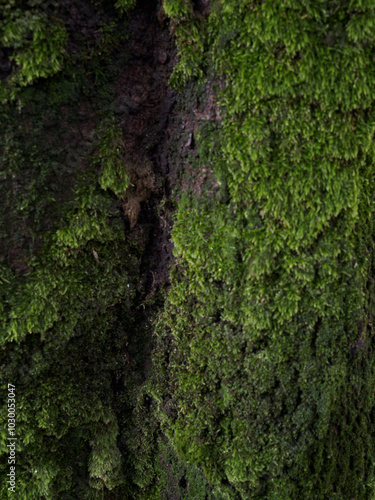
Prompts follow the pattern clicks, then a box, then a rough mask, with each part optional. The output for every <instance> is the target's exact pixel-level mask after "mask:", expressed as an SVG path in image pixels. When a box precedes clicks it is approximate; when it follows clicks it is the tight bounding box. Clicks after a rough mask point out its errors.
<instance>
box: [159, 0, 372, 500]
mask: <svg viewBox="0 0 375 500" xmlns="http://www.w3.org/2000/svg"><path fill="white" fill-rule="evenodd" d="M176 5H177V4H176ZM168 8H169V7H168ZM191 8H193V10H194V6H193V4H191ZM358 9H359V10H358ZM170 11H171V14H173V16H175V17H174V23H175V26H176V33H177V37H178V44H179V45H178V46H179V50H180V63H179V64H180V65H183V66H184V65H185V62H184V61H185V59H184V57H186V58H187V57H188V54H190V50H191V46H187V47H185V42H184V41H185V40H186V39H188V38H189V36H190V37H191V38H192V40H195V32H196V26H197V24H198V25H199V26H201V27H202V31H201V35H200V36H203V39H204V42H203V45H202V47H204V50H203V51H201V52H200V53H199V51H197V52H196V53H195V56H194V58H193V59H194V63H193V64H194V65H195V67H196V68H198V70H197V71H194V74H193V73H191V74H193V76H194V75H197V74H198V73H199V71H203V72H205V74H206V75H207V76H208V77H209V78H210V79H215V80H216V81H217V82H221V87H222V89H221V90H220V91H218V93H217V96H216V97H217V98H218V99H219V107H220V110H221V113H220V114H221V116H222V120H218V121H217V123H216V127H215V129H214V131H212V130H211V131H210V132H208V133H203V134H202V135H201V137H202V139H201V143H200V158H201V160H200V162H201V166H203V165H207V162H209V166H210V167H211V168H212V169H213V170H214V173H215V174H216V176H217V179H218V182H219V184H220V191H221V194H220V193H218V195H217V196H214V197H211V198H208V197H207V196H206V194H207V193H206V192H204V194H202V195H201V196H200V197H198V200H196V198H197V195H196V193H194V192H193V193H191V194H187V195H185V196H184V198H183V200H182V202H181V204H180V207H179V209H178V211H177V215H176V223H175V226H174V230H173V240H174V242H175V255H176V257H177V267H176V270H175V274H174V275H173V279H172V284H173V285H172V289H171V292H170V295H169V298H168V304H167V306H166V309H165V314H164V315H163V316H162V319H161V321H160V327H159V343H158V347H157V349H156V351H155V357H154V359H155V363H156V366H157V370H159V371H160V373H162V376H159V377H158V383H159V390H158V391H157V398H158V400H159V402H160V410H161V415H162V418H163V422H164V424H163V425H164V427H163V428H164V429H165V432H167V433H168V435H169V436H170V439H171V442H172V443H173V445H174V446H175V447H176V449H177V450H178V451H179V454H180V456H181V457H183V458H184V460H185V461H188V462H191V463H194V464H196V465H197V466H198V467H200V468H201V469H202V470H203V471H204V473H205V474H206V476H207V478H208V479H209V481H210V482H213V483H214V484H217V485H218V486H220V487H221V488H222V491H223V492H226V494H227V495H228V496H229V497H230V498H237V497H238V496H240V497H241V498H244V499H245V498H267V499H268V500H269V499H275V500H276V499H280V498H288V499H297V498H301V496H303V497H304V498H309V499H310V498H311V499H319V498H343V499H344V498H358V499H359V498H363V499H365V498H369V497H370V496H371V494H373V490H372V484H373V479H372V478H373V473H374V471H373V466H372V463H373V457H374V447H373V444H372V441H373V439H372V437H373V435H374V427H373V424H372V420H373V415H372V412H373V396H372V392H373V391H372V389H371V387H372V385H373V383H374V365H373V359H372V358H373V327H372V324H373V305H372V298H371V296H370V295H369V294H368V289H369V286H370V287H371V286H372V285H370V283H371V282H372V276H373V267H372V259H373V251H374V247H373V215H372V214H373V201H372V195H371V193H372V190H373V187H374V186H373V179H374V148H373V134H374V130H375V129H374V126H375V120H374V118H375V117H374V114H373V112H372V104H373V100H372V93H371V91H370V89H372V88H373V87H374V83H375V80H374V78H375V74H374V71H373V69H372V68H373V66H372V63H371V50H372V49H371V48H370V47H372V45H373V42H372V38H371V35H370V31H369V29H367V28H366V26H371V25H372V24H371V23H372V22H373V18H374V15H375V12H374V9H373V7H372V6H367V5H366V6H364V5H362V6H361V7H359V5H354V4H353V3H352V2H346V3H345V5H343V4H342V3H340V5H338V4H337V5H336V3H332V2H313V1H311V2H304V3H303V4H301V3H299V2H295V1H292V0H291V1H289V2H283V3H275V2H268V1H267V2H253V3H252V4H249V3H247V2H241V1H231V2H225V3H224V4H223V3H219V2H213V3H212V4H211V13H210V14H209V15H208V16H206V17H202V16H201V17H200V16H199V15H197V14H199V13H197V12H196V15H195V17H194V19H191V18H189V17H188V16H187V14H186V13H182V12H179V11H178V10H173V9H172V7H170ZM359 11H360V12H361V14H359V13H358V12H359ZM364 18H366V23H365V21H364ZM357 23H359V24H357ZM363 23H365V25H366V26H365V25H363ZM359 25H361V26H362V30H363V31H361V35H360V34H359V31H356V28H354V26H359ZM189 30H190V31H189ZM179 71H180V70H179ZM189 71H190V70H189V69H188V67H186V68H185V69H182V73H181V74H180V76H179V74H178V73H176V74H175V76H176V78H177V83H178V84H180V85H182V84H183V83H184V81H185V76H186V75H187V76H189ZM184 72H185V73H184ZM353 75H355V77H354V76H353ZM209 151H211V153H210V154H208V152H209ZM163 377H164V378H163ZM355 394H357V396H355ZM167 401H168V402H169V403H168V404H169V407H171V408H173V411H169V412H168V414H166V412H165V410H164V408H165V405H166V402H167Z"/></svg>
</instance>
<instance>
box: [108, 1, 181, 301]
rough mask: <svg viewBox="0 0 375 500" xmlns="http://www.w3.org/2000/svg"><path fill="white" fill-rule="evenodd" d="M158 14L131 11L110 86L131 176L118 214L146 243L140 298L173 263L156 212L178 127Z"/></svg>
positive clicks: (172, 59)
mask: <svg viewBox="0 0 375 500" xmlns="http://www.w3.org/2000/svg"><path fill="white" fill-rule="evenodd" d="M158 14H159V11H158V8H157V5H156V4H155V3H151V2H146V1H142V2H140V3H139V4H138V5H137V7H136V9H135V10H134V11H133V12H132V14H131V16H130V21H129V40H128V44H127V50H128V51H129V53H128V60H127V63H126V65H125V66H124V67H123V69H122V71H121V74H120V77H119V79H118V80H117V81H116V83H115V94H116V101H115V112H116V114H117V115H118V118H119V121H120V123H121V126H122V129H123V138H124V142H125V149H126V157H125V163H126V168H127V169H128V171H129V173H130V176H131V187H130V188H129V189H128V192H127V195H126V199H125V200H124V201H123V203H122V210H123V215H124V219H125V225H126V230H127V231H131V232H134V236H135V237H141V238H143V239H144V241H145V249H144V253H143V256H142V264H141V273H142V276H141V278H140V280H141V283H142V288H143V290H144V292H143V293H142V294H141V296H142V295H143V299H144V297H145V296H146V297H147V296H148V297H150V296H152V295H153V294H154V293H155V292H156V291H157V289H159V288H160V287H162V286H164V285H165V284H166V283H167V282H168V280H169V269H170V265H171V262H172V259H173V254H172V243H171V238H170V229H171V223H170V216H169V215H168V214H167V213H166V211H164V210H161V211H160V210H157V207H158V205H159V204H160V202H161V201H162V200H163V203H165V202H166V201H168V200H169V198H170V194H171V189H172V186H171V178H172V177H173V178H174V177H175V175H176V170H177V169H178V165H176V164H173V163H171V161H170V158H169V148H170V143H171V141H172V140H173V137H174V128H175V127H177V126H178V125H176V122H177V120H178V118H177V114H176V112H175V109H176V107H175V104H176V92H175V91H174V90H172V89H171V88H170V87H169V85H168V81H169V78H170V75H171V72H172V69H173V66H174V65H175V63H176V55H175V52H174V45H173V41H172V40H171V37H170V34H169V29H168V26H167V25H166V24H165V23H164V21H163V20H161V18H160V15H158ZM157 212H159V213H157ZM141 296H140V297H141ZM143 299H142V300H143Z"/></svg>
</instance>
